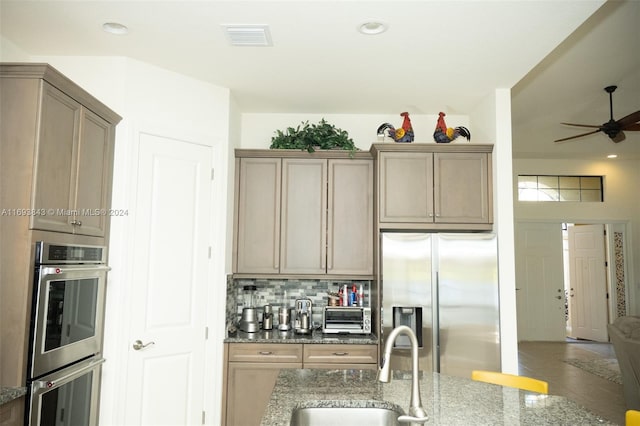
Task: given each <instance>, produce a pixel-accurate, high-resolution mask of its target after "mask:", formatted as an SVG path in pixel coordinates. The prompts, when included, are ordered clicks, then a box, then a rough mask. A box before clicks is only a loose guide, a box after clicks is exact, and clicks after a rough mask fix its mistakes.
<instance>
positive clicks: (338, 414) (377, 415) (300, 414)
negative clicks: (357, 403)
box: [289, 406, 404, 426]
mask: <svg viewBox="0 0 640 426" xmlns="http://www.w3.org/2000/svg"><path fill="white" fill-rule="evenodd" d="M403 414H404V413H403V412H402V410H401V409H399V408H397V409H394V408H385V407H326V406H325V407H304V408H296V409H295V410H293V413H292V414H291V422H290V423H289V425H290V426H322V425H328V426H329V425H330V426H335V425H354V424H357V425H367V426H397V425H400V422H398V417H399V416H401V415H403Z"/></svg>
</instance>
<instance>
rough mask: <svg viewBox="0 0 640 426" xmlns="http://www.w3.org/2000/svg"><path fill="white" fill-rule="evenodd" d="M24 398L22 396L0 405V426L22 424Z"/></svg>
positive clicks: (19, 425)
mask: <svg viewBox="0 0 640 426" xmlns="http://www.w3.org/2000/svg"><path fill="white" fill-rule="evenodd" d="M24 400H25V397H24V396H23V397H20V398H17V399H14V400H13V401H9V402H7V403H6V404H2V405H0V426H21V425H23V424H24Z"/></svg>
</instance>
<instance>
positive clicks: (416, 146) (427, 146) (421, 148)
mask: <svg viewBox="0 0 640 426" xmlns="http://www.w3.org/2000/svg"><path fill="white" fill-rule="evenodd" d="M370 152H371V154H372V155H373V156H374V157H377V155H378V153H379V152H489V153H490V152H493V144H478V143H435V142H423V143H419V142H418V143H398V142H389V143H374V144H372V145H371V149H370Z"/></svg>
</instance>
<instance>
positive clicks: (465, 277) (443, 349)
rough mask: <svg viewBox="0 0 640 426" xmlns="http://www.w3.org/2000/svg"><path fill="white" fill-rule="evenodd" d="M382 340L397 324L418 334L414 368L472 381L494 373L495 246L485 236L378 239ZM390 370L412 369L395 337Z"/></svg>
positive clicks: (388, 235) (405, 346)
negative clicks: (487, 372)
mask: <svg viewBox="0 0 640 426" xmlns="http://www.w3.org/2000/svg"><path fill="white" fill-rule="evenodd" d="M381 256H382V259H381V268H382V270H381V272H382V278H381V286H382V330H383V334H382V339H383V342H384V339H385V336H388V335H389V332H390V331H391V330H392V329H393V328H394V327H397V326H398V325H408V326H410V327H412V328H413V329H414V331H416V334H417V337H418V341H419V343H420V344H421V346H422V347H421V348H420V351H419V354H420V361H419V365H420V370H425V371H438V372H441V373H443V374H448V375H453V376H460V377H470V376H471V371H472V370H475V369H482V370H495V371H500V329H499V297H498V271H497V243H496V237H495V235H494V234H488V233H464V234H441V233H437V234H436V233H432V234H429V233H395V232H384V233H382V234H381ZM391 362H392V364H391V368H392V369H394V370H411V351H410V348H409V340H408V339H407V338H404V336H399V338H398V339H397V340H396V344H395V346H394V350H393V355H392V357H391Z"/></svg>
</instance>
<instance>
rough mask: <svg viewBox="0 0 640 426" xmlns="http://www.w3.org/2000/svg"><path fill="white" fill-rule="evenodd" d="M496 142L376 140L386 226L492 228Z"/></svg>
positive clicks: (381, 208) (382, 224) (380, 209)
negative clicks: (385, 141)
mask: <svg viewBox="0 0 640 426" xmlns="http://www.w3.org/2000/svg"><path fill="white" fill-rule="evenodd" d="M492 150H493V145H472V144H468V145H462V144H460V145H457V144H412V145H407V144H375V145H374V146H373V147H372V151H373V152H374V153H375V154H376V160H377V167H378V169H377V170H378V181H377V188H378V194H379V199H378V220H379V226H380V228H383V229H424V230H471V231H473V230H491V229H492V224H493V197H492V184H493V182H492V169H491V168H492V165H491V153H492Z"/></svg>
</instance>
